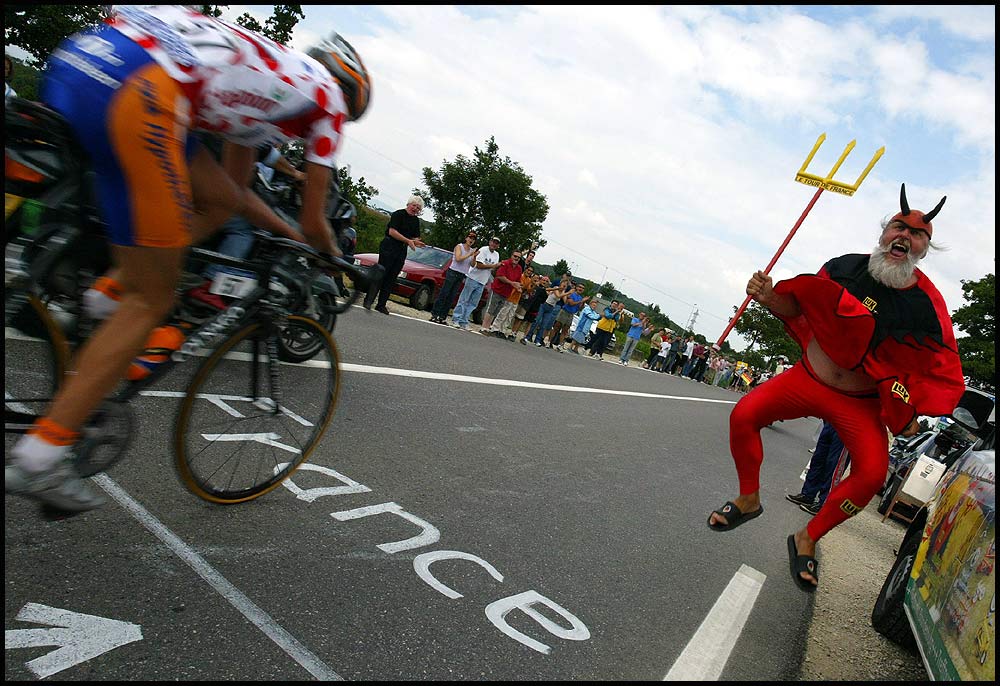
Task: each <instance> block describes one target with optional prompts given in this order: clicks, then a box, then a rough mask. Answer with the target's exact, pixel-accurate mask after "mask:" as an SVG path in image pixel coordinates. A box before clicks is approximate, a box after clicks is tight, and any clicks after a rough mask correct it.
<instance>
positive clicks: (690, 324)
mask: <svg viewBox="0 0 1000 686" xmlns="http://www.w3.org/2000/svg"><path fill="white" fill-rule="evenodd" d="M699 314H701V313H700V312H698V303H695V304H694V307H693V309H692V310H691V317H690V318H689V319H688V323H687V326H686V327H685V328H686V329H687V332H688V334H689V335H691V334H694V323H695V322H696V321H698V315H699Z"/></svg>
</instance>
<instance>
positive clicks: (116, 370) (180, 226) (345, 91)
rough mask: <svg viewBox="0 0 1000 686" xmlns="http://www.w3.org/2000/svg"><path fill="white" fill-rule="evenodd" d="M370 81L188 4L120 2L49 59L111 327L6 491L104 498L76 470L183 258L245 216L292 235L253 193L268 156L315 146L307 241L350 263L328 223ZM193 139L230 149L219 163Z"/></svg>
mask: <svg viewBox="0 0 1000 686" xmlns="http://www.w3.org/2000/svg"><path fill="white" fill-rule="evenodd" d="M370 92H371V81H370V79H369V76H368V72H367V70H366V69H365V67H364V64H363V63H362V61H361V58H360V57H359V56H358V54H357V52H356V51H355V50H354V48H353V47H352V46H351V45H350V44H349V43H348V42H347V41H345V40H344V39H343V38H341V37H340V36H339V35H337V34H333V35H332V36H331V37H330V38H329V39H328V40H324V41H323V42H321V43H320V44H319V45H317V46H316V47H314V48H313V49H311V50H309V51H308V54H303V53H300V52H297V51H294V50H291V49H289V48H287V47H285V46H283V45H279V44H278V43H275V42H274V41H272V40H269V39H268V38H265V37H264V36H261V35H258V34H256V33H253V32H251V31H249V30H247V29H244V28H242V27H239V26H236V25H233V24H229V23H227V22H224V21H221V20H219V19H215V18H211V17H206V16H203V15H201V14H199V13H198V12H196V11H194V10H193V9H190V8H188V7H182V6H176V5H175V6H167V5H155V6H116V7H115V8H114V11H113V12H112V13H111V15H110V16H109V17H108V18H107V19H106V20H105V22H104V23H103V24H101V25H100V26H97V27H94V28H91V29H87V30H85V31H82V32H81V33H78V34H76V35H74V36H71V37H70V38H68V39H66V40H65V41H63V43H62V44H60V46H59V47H58V48H57V49H56V50H55V51H54V52H53V53H52V55H51V57H50V59H49V62H48V64H47V67H46V72H45V74H44V77H43V82H42V88H41V99H42V101H43V102H44V103H45V104H46V105H48V106H49V107H51V108H52V109H54V110H56V111H57V112H59V113H60V114H62V115H63V117H64V118H65V119H66V120H67V121H68V122H69V124H70V126H71V127H72V129H73V131H74V133H75V135H76V138H77V139H78V141H79V143H80V144H81V146H82V147H83V148H84V150H85V151H86V153H87V157H88V160H89V162H90V164H91V166H92V168H93V170H94V173H95V195H96V198H97V204H98V207H99V208H100V210H101V214H102V219H103V220H104V224H105V226H106V227H107V232H108V239H109V241H110V243H111V244H112V249H113V255H114V260H115V270H114V271H113V272H112V273H111V275H110V277H112V278H109V279H108V280H107V283H99V284H95V288H94V289H92V293H88V295H93V298H91V299H90V301H88V302H90V303H91V304H92V305H93V306H92V308H91V310H92V313H97V314H98V316H100V317H103V318H105V320H104V322H103V323H102V325H101V326H100V327H99V328H98V329H97V330H96V331H95V332H94V334H93V336H91V338H90V339H89V341H88V342H87V344H86V345H84V347H83V348H82V349H81V351H80V352H79V355H78V357H77V361H76V369H77V373H76V374H75V375H73V376H69V377H67V379H66V380H65V382H64V384H63V386H62V387H61V388H60V389H59V392H58V393H57V395H56V398H55V400H54V401H53V404H52V406H51V407H50V408H49V411H48V414H47V416H46V417H44V418H42V419H40V420H39V421H38V422H37V423H36V425H35V428H34V429H32V431H31V432H30V433H29V434H28V435H27V436H25V437H24V438H23V439H22V440H21V441H20V442H19V443H18V444H17V445H16V446H14V448H13V450H12V451H11V453H12V455H13V457H14V464H12V465H10V466H8V467H6V468H5V470H4V486H5V490H6V492H8V493H20V494H23V495H26V496H29V497H32V498H35V499H37V500H40V501H42V502H45V503H48V504H50V505H54V506H56V507H58V508H60V509H62V510H66V511H84V510H89V509H92V508H94V507H97V506H98V505H100V504H101V502H102V501H103V498H102V497H101V496H100V495H98V494H97V493H96V492H94V491H92V490H91V489H90V487H89V486H88V485H87V484H86V483H85V482H84V481H83V480H81V479H80V478H79V477H78V476H77V475H76V473H75V471H74V469H73V468H72V467H71V466H70V464H69V463H68V461H67V459H66V458H67V456H68V454H69V451H70V448H71V447H72V445H73V444H74V443H75V442H76V441H77V440H78V439H79V437H80V434H79V431H80V428H81V427H82V426H83V424H84V423H85V421H86V420H87V418H88V417H89V416H90V415H91V414H92V412H93V411H94V409H95V408H96V407H97V405H98V404H99V403H100V401H101V400H102V399H103V398H104V397H106V396H107V394H108V393H110V392H111V391H112V390H113V388H114V387H115V385H116V384H117V383H118V381H119V380H120V379H121V378H122V377H123V375H124V374H125V371H126V369H127V368H128V366H129V364H130V362H131V361H132V359H133V358H134V357H135V356H136V355H137V354H138V353H139V352H140V351H141V350H142V349H143V348H144V347H145V344H146V342H147V338H148V337H149V335H150V332H151V331H152V330H153V329H154V327H156V326H158V325H159V324H161V323H162V322H163V320H164V319H165V318H166V317H167V316H168V314H169V313H170V311H171V310H172V308H173V304H174V293H175V289H176V286H177V282H178V279H179V276H180V272H181V265H182V264H183V259H184V254H185V252H186V249H187V247H188V246H189V245H190V244H191V243H196V242H199V241H201V240H202V239H204V238H205V237H207V236H208V235H209V234H210V233H211V232H212V231H214V230H216V229H217V228H218V227H219V226H220V225H221V224H222V223H223V222H224V221H225V220H227V219H228V218H229V217H231V216H232V215H234V214H241V215H243V216H244V217H246V219H247V220H248V221H249V222H250V223H251V224H253V225H254V226H258V227H260V228H262V229H266V230H270V231H272V232H274V233H278V234H284V235H288V234H289V232H294V229H292V228H291V227H290V226H288V224H287V223H285V222H284V221H283V220H281V219H280V218H279V217H278V216H277V215H276V214H275V213H274V212H273V211H271V210H270V208H268V207H267V205H265V204H264V203H263V201H262V200H260V198H258V197H257V196H256V195H255V194H254V193H253V192H252V191H251V190H250V188H249V186H250V180H251V176H252V172H253V165H254V162H255V161H256V148H257V147H258V146H260V145H263V144H270V145H280V144H282V143H284V142H286V141H289V140H292V139H301V140H302V141H303V142H304V144H305V183H304V186H303V190H302V210H301V214H300V216H299V222H300V225H301V227H302V235H303V236H304V237H305V239H306V240H307V241H308V242H309V244H310V245H312V246H313V247H314V248H316V249H317V250H319V251H321V252H325V253H332V254H340V251H339V250H338V249H337V247H336V245H335V243H334V241H333V239H332V235H333V234H332V230H331V227H330V224H329V221H328V219H327V216H326V204H327V193H328V190H329V186H330V180H331V174H332V171H331V170H332V168H333V165H334V158H335V156H336V153H337V150H338V148H339V147H340V140H341V131H342V128H343V124H344V123H345V122H347V121H354V120H356V119H358V118H359V117H361V116H362V115H363V114H364V112H365V110H366V109H367V107H368V101H369V96H370ZM196 131H210V132H214V133H217V134H219V135H220V136H221V137H222V138H223V139H224V140H225V144H224V149H223V154H222V162H221V164H220V163H219V162H217V161H216V159H215V157H214V156H213V155H212V154H211V153H210V152H209V151H208V150H207V149H205V148H203V147H199V145H198V143H197V138H196V136H194V135H191V134H192V133H193V132H196Z"/></svg>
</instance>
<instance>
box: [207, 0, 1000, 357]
mask: <svg viewBox="0 0 1000 686" xmlns="http://www.w3.org/2000/svg"><path fill="white" fill-rule="evenodd" d="M303 9H304V11H305V15H306V16H305V19H304V20H302V21H301V22H300V23H299V25H298V27H297V29H296V32H295V36H294V39H293V46H294V47H297V48H302V49H304V48H307V47H308V46H309V45H311V44H312V43H314V42H315V41H316V40H317V39H318V38H319V37H321V36H322V35H325V34H326V33H327V32H329V31H331V30H336V31H339V32H340V33H342V34H343V35H344V36H345V37H346V38H347V39H348V40H349V41H351V42H352V44H353V45H354V46H355V47H356V48H357V49H358V51H359V52H360V53H361V55H362V57H363V58H364V60H365V62H366V65H367V66H368V68H369V70H370V71H371V73H372V75H373V82H374V89H373V97H372V105H371V107H370V109H369V111H368V114H367V115H366V116H365V117H364V119H363V120H362V121H360V122H358V123H357V124H354V125H351V126H350V127H348V128H347V129H346V134H345V135H346V140H345V143H344V145H343V148H342V152H341V157H340V162H341V164H349V165H350V166H351V170H352V174H353V175H354V176H355V177H358V176H364V177H365V179H366V181H367V182H368V183H369V184H371V185H373V186H375V187H376V188H378V189H379V191H380V193H379V195H378V197H377V198H376V201H377V202H378V203H379V204H381V205H383V206H385V207H387V208H389V209H397V208H399V207H402V206H403V205H404V204H405V200H406V198H407V196H408V195H409V193H410V190H411V189H412V188H414V187H417V186H420V185H421V176H420V171H421V169H422V168H423V167H425V166H431V167H434V168H439V167H440V166H441V164H442V162H443V161H445V160H453V159H454V158H455V157H456V156H457V155H459V154H464V155H470V154H472V152H473V148H474V147H476V146H479V147H482V146H483V144H484V142H485V141H486V140H487V139H488V138H489V137H490V136H495V137H496V141H497V143H498V145H499V146H500V152H501V154H502V155H505V156H509V157H510V158H511V159H513V160H515V161H517V162H518V163H519V164H520V165H521V166H522V167H523V168H524V170H525V171H526V172H527V173H528V174H529V175H530V176H531V177H532V178H533V182H534V186H535V188H537V189H538V190H539V191H541V192H542V193H544V194H545V195H546V196H547V198H548V202H549V205H550V206H551V210H550V212H549V216H548V219H547V220H546V221H545V223H544V231H543V237H544V238H545V240H547V241H548V245H547V246H546V247H545V248H543V249H542V250H540V251H539V254H538V259H539V261H541V262H543V263H546V264H552V263H554V262H556V261H557V260H559V259H560V258H563V259H566V260H567V261H568V262H569V263H570V264H571V266H573V268H574V271H575V272H576V273H579V274H581V275H582V276H584V277H586V278H589V279H592V280H595V281H598V282H604V281H612V282H613V283H615V284H616V286H617V287H618V288H619V290H621V291H623V292H624V293H626V294H628V295H629V296H631V297H633V298H635V299H637V300H639V301H641V302H644V303H650V302H654V303H657V304H658V305H659V306H660V309H661V310H662V311H664V312H665V313H666V314H667V315H669V316H670V317H671V319H673V320H674V321H675V322H678V323H680V324H684V323H685V322H687V321H688V320H689V319H690V317H691V316H692V313H693V312H694V311H695V310H697V312H698V314H697V322H696V324H695V330H696V331H698V332H699V333H702V334H704V335H705V336H706V337H707V338H708V339H710V340H713V341H714V340H715V339H716V338H717V337H718V336H719V335H720V334H721V333H722V331H723V329H724V328H725V326H726V324H727V322H728V318H729V316H730V315H731V314H732V311H733V309H732V308H733V307H734V306H735V305H738V304H739V303H741V302H742V300H743V298H744V297H745V291H744V288H745V286H746V282H747V279H748V277H749V275H750V274H751V273H752V272H753V270H755V269H760V268H763V267H764V266H766V265H767V263H768V262H769V261H770V259H771V257H772V256H773V255H774V253H775V251H776V250H777V249H778V246H779V245H780V244H781V242H782V241H783V240H784V238H785V236H786V235H787V233H788V231H789V230H790V229H791V228H792V226H793V225H794V224H795V222H796V220H797V219H798V218H799V216H800V215H801V213H802V212H803V210H804V209H805V207H806V205H807V203H808V202H809V200H810V199H811V198H812V195H813V193H814V189H812V188H809V187H807V186H805V185H802V184H799V183H796V182H795V180H794V179H795V173H796V171H797V170H798V169H799V167H800V166H801V165H802V163H803V162H804V160H805V158H806V155H807V154H808V153H809V151H810V150H811V149H812V146H813V144H814V143H815V142H816V140H817V138H818V137H819V135H820V134H822V133H825V134H826V142H825V143H824V145H823V146H822V147H821V148H820V150H819V152H818V153H817V155H816V157H815V158H814V160H813V163H812V165H811V166H810V167H809V171H810V172H813V173H816V174H818V175H820V176H823V175H825V174H826V173H827V172H828V171H829V170H830V169H831V167H832V166H833V165H834V163H835V162H836V160H837V158H838V157H839V156H840V154H841V152H842V151H843V150H844V148H845V146H847V145H848V143H850V142H851V141H852V140H856V141H857V146H856V147H855V148H854V150H853V152H852V153H851V154H850V156H849V157H848V158H847V161H846V162H845V163H844V165H843V166H842V167H841V169H840V171H839V173H838V174H837V178H838V179H839V180H842V181H846V182H848V183H853V182H854V181H855V180H856V179H857V177H858V175H859V174H860V173H861V171H862V170H863V169H864V167H865V166H866V165H867V164H868V162H869V160H870V159H871V157H872V155H873V154H874V153H875V151H876V150H877V149H878V148H880V147H882V146H885V155H884V156H883V157H882V159H881V161H880V162H879V163H878V164H877V165H876V166H875V168H874V170H873V171H872V172H871V174H870V175H869V176H868V178H867V179H866V180H865V182H864V183H863V185H862V186H861V188H860V190H859V191H858V193H857V194H856V195H855V196H854V197H845V196H840V195H836V194H833V193H830V192H825V193H823V194H822V195H821V197H820V198H819V201H818V202H817V203H816V205H815V207H814V208H813V210H812V212H811V213H810V214H809V216H808V218H807V219H806V220H805V222H804V223H803V225H802V228H801V229H800V230H799V232H798V234H797V235H796V237H795V238H794V240H793V241H792V242H791V244H790V245H789V247H788V248H787V250H786V251H785V253H784V254H783V255H782V257H781V259H780V260H779V261H778V263H777V265H776V266H775V268H774V270H773V271H772V274H773V276H774V277H775V278H776V279H781V278H785V277H788V276H791V275H794V274H798V273H804V272H815V271H816V270H817V269H818V268H819V267H820V266H821V265H822V264H823V263H824V262H825V261H826V260H828V259H830V258H831V257H834V256H837V255H841V254H844V253H849V252H863V253H867V252H869V251H870V249H871V247H872V246H873V245H874V243H875V241H876V238H877V235H878V232H879V221H880V220H881V219H882V218H883V217H884V216H886V215H890V216H891V215H892V214H894V213H895V212H897V211H898V210H899V187H900V183H906V188H907V195H908V198H909V201H910V205H911V207H914V208H917V209H922V210H924V211H928V210H930V209H931V208H932V207H933V206H934V205H935V204H936V203H937V202H938V200H939V199H940V198H941V197H942V196H944V195H947V196H948V201H947V203H946V205H945V207H944V209H943V210H942V212H941V214H940V215H939V216H938V218H937V219H936V220H935V222H934V224H935V235H934V239H935V242H937V243H939V244H941V245H942V246H943V247H946V248H948V249H947V250H946V251H943V252H932V253H931V254H930V255H929V256H928V258H927V259H926V260H925V262H924V264H923V265H922V268H923V269H924V271H925V272H927V274H928V275H929V276H930V277H931V279H932V280H933V281H934V282H935V283H936V284H937V286H938V288H939V289H940V290H941V292H942V294H943V295H944V298H945V301H946V302H947V303H948V306H949V309H950V310H952V311H953V310H955V309H957V308H958V307H959V306H961V305H962V304H963V302H964V301H963V298H962V291H961V280H963V279H964V280H976V279H980V278H982V277H983V276H984V275H986V274H988V273H994V272H995V255H996V249H995V248H996V243H995V236H994V234H995V216H996V204H995V192H994V188H995V185H996V157H995V154H996V148H995V138H996V135H995V114H996V113H995V104H994V102H995V99H996V82H995V71H996V54H995V53H996V49H995V46H996V43H995V23H996V10H995V7H994V6H948V7H945V6H930V7H915V6H903V7H887V6H850V7H847V6H843V7H838V6H713V7H675V6H662V7H656V6H639V7H624V6H615V7H607V6H593V7H579V6H575V7H574V6H559V7H556V6H502V7H483V6H476V7H447V6H436V5H435V6H407V7H391V6H319V5H304V6H303ZM244 11H250V12H251V13H252V14H255V15H256V16H258V17H260V18H261V19H264V18H266V17H267V16H269V15H270V8H269V7H267V6H257V7H254V6H237V5H232V6H230V8H229V12H228V14H227V15H226V16H227V17H229V18H234V17H235V16H238V15H239V14H241V13H242V12H244ZM427 218H429V219H432V218H433V217H432V216H428V217H427ZM445 247H448V248H450V247H451V246H445ZM729 340H730V344H731V345H734V346H735V347H737V348H742V347H744V343H743V342H742V341H741V340H740V339H738V337H736V336H735V334H733V335H731V336H730V339H729Z"/></svg>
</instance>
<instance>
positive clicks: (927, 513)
mask: <svg viewBox="0 0 1000 686" xmlns="http://www.w3.org/2000/svg"><path fill="white" fill-rule="evenodd" d="M952 418H953V419H954V420H955V421H957V422H959V423H961V424H962V425H963V426H964V428H965V429H967V430H968V431H971V432H972V433H973V434H975V436H976V437H977V439H978V440H977V441H976V443H975V444H974V445H970V446H969V448H968V450H966V451H965V452H964V453H963V454H962V455H961V456H960V457H958V458H957V459H956V460H955V461H954V462H953V463H952V464H951V466H950V467H949V468H948V470H947V471H946V472H945V473H944V475H943V476H942V477H941V480H940V482H938V484H937V486H936V488H935V489H934V492H933V494H932V495H931V498H930V500H929V501H928V502H927V503H926V504H925V505H924V506H923V507H922V508H921V509H920V510H919V512H918V513H917V515H916V517H915V518H914V520H913V522H912V523H911V525H910V527H909V528H908V530H907V532H906V535H905V536H904V538H903V543H902V545H901V546H900V549H899V552H898V554H897V557H896V561H895V563H894V564H893V567H892V569H891V570H890V572H889V575H888V577H887V578H886V580H885V584H884V585H883V587H882V591H881V593H880V594H879V597H878V599H877V601H876V603H875V607H874V609H873V611H872V626H873V627H874V628H875V630H876V631H878V632H879V633H881V634H884V635H885V636H887V637H888V638H890V639H891V640H893V641H895V642H896V643H899V644H900V645H903V646H904V647H908V648H915V649H918V650H919V651H920V655H921V657H922V658H923V662H924V667H925V668H926V669H927V673H928V675H929V676H930V677H931V678H932V679H935V680H940V679H943V680H951V681H955V680H963V681H987V680H988V681H994V678H995V675H996V667H995V657H996V639H995V637H996V596H995V592H996V584H995V564H996V535H995V532H996V452H995V434H996V426H995V423H996V419H995V418H996V409H995V399H994V397H993V396H991V395H989V394H985V393H982V392H979V391H974V390H973V389H969V390H967V391H966V394H965V395H964V396H963V398H962V402H961V403H960V404H959V407H958V408H957V409H956V411H955V412H954V413H953V414H952Z"/></svg>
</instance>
